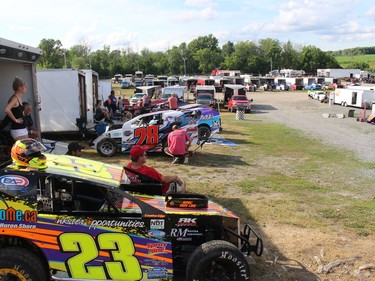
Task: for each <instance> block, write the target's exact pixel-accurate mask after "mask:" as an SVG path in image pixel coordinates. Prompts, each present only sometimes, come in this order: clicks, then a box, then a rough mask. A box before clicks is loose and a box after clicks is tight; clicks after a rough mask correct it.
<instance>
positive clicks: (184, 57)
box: [180, 50, 186, 76]
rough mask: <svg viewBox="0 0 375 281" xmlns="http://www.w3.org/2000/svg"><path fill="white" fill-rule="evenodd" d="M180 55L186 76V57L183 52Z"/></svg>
mask: <svg viewBox="0 0 375 281" xmlns="http://www.w3.org/2000/svg"><path fill="white" fill-rule="evenodd" d="M180 55H181V58H182V60H183V61H184V75H185V76H186V56H185V54H184V51H183V50H180Z"/></svg>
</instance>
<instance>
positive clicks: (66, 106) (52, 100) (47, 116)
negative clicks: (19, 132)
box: [36, 68, 91, 133]
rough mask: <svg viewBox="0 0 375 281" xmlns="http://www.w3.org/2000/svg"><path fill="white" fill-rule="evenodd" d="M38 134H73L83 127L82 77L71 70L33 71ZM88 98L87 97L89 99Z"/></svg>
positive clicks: (84, 97) (85, 100)
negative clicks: (38, 100) (38, 115)
mask: <svg viewBox="0 0 375 281" xmlns="http://www.w3.org/2000/svg"><path fill="white" fill-rule="evenodd" d="M36 76H37V82H38V93H39V95H40V98H41V101H42V102H41V110H40V126H41V132H42V133H73V132H79V131H81V129H82V127H85V126H86V124H87V116H88V114H87V109H88V107H87V94H86V74H85V72H84V71H82V70H79V69H74V68H64V69H41V70H37V72H36ZM90 99H91V97H90Z"/></svg>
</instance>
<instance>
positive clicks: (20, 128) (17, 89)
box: [5, 77, 28, 141]
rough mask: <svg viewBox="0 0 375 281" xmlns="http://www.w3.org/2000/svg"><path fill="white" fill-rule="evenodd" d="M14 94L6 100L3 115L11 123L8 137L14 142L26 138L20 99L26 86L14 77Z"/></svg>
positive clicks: (22, 81)
mask: <svg viewBox="0 0 375 281" xmlns="http://www.w3.org/2000/svg"><path fill="white" fill-rule="evenodd" d="M13 90H14V94H13V95H12V96H11V97H10V99H9V100H8V104H7V106H6V107H5V113H6V114H7V115H8V117H9V118H10V120H11V122H12V127H11V130H10V135H11V136H12V138H13V140H14V141H17V140H22V139H26V138H28V131H27V128H26V125H27V124H26V123H25V122H24V119H23V117H24V114H23V110H24V107H23V105H22V97H23V96H24V94H25V93H26V90H27V84H26V82H25V81H24V80H23V79H21V78H19V77H16V78H15V79H14V81H13Z"/></svg>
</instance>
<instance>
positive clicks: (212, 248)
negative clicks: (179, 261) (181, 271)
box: [186, 240, 250, 281]
mask: <svg viewBox="0 0 375 281" xmlns="http://www.w3.org/2000/svg"><path fill="white" fill-rule="evenodd" d="M249 279H250V267H249V264H248V262H247V260H246V258H245V257H244V255H243V254H242V253H241V251H240V250H239V249H238V248H236V247H235V246H234V245H233V244H231V243H229V242H228V241H223V240H212V241H209V242H206V243H204V244H202V245H200V246H199V247H198V248H196V249H195V250H194V252H193V253H192V254H191V256H190V258H189V261H188V264H187V268H186V280H187V281H193V280H194V281H215V280H231V281H245V280H249Z"/></svg>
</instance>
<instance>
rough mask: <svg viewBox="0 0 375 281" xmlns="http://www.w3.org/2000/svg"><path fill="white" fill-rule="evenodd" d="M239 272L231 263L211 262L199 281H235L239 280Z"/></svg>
mask: <svg viewBox="0 0 375 281" xmlns="http://www.w3.org/2000/svg"><path fill="white" fill-rule="evenodd" d="M240 276H241V275H240V272H239V270H238V268H236V267H235V266H234V265H233V264H232V263H231V262H226V261H219V260H215V261H212V262H211V263H210V264H208V265H207V267H206V269H205V270H204V273H203V274H202V276H201V280H204V281H236V280H239V279H240Z"/></svg>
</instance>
